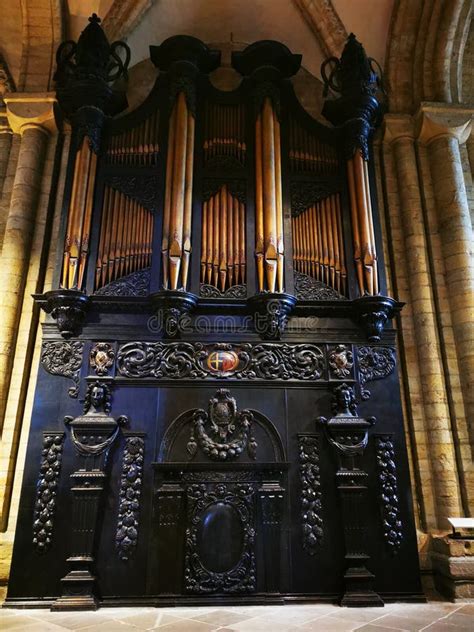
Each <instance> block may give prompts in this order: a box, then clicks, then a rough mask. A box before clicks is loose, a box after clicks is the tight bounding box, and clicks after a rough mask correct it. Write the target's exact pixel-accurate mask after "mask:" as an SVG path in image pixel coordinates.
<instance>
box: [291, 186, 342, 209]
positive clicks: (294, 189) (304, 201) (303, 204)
mask: <svg viewBox="0 0 474 632" xmlns="http://www.w3.org/2000/svg"><path fill="white" fill-rule="evenodd" d="M340 190H341V182H340V180H339V179H337V178H332V179H327V180H322V181H317V180H311V181H309V182H308V181H301V180H294V181H292V182H291V185H290V195H291V214H292V216H293V217H298V215H300V214H301V213H303V212H304V211H305V210H306V209H307V208H309V207H310V206H313V204H316V202H319V201H320V200H324V199H325V198H327V197H329V196H330V195H333V194H334V193H339V191H340Z"/></svg>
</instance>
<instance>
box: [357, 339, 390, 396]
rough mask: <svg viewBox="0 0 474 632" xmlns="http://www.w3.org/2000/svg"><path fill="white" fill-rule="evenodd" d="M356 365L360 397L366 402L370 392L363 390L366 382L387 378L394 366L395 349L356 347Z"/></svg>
mask: <svg viewBox="0 0 474 632" xmlns="http://www.w3.org/2000/svg"><path fill="white" fill-rule="evenodd" d="M357 364H358V367H359V380H360V386H361V389H360V396H361V397H362V399H364V400H367V399H369V397H370V391H369V390H368V389H366V388H364V385H365V384H367V382H372V381H374V380H382V379H383V378H385V377H388V376H389V375H390V374H391V373H392V372H393V370H394V368H395V364H396V356H395V349H392V348H391V347H358V349H357Z"/></svg>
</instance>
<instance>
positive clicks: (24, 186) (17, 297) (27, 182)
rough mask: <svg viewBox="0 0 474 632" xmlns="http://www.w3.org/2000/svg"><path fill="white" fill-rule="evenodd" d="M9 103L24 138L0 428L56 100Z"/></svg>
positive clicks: (6, 303)
mask: <svg viewBox="0 0 474 632" xmlns="http://www.w3.org/2000/svg"><path fill="white" fill-rule="evenodd" d="M5 102H6V105H7V116H8V121H9V123H10V127H11V129H12V130H13V132H14V133H16V134H20V136H21V143H20V151H19V155H18V164H17V170H16V173H15V179H14V182H13V190H12V195H11V200H10V208H9V211H8V217H7V221H6V226H5V235H4V239H3V251H2V261H1V266H0V297H1V298H0V300H1V303H0V307H1V318H2V327H1V328H0V427H1V426H2V425H3V418H4V414H5V406H6V401H7V396H8V389H9V387H10V379H11V368H12V362H13V356H14V348H15V344H16V336H17V327H18V320H19V316H20V312H21V305H22V301H23V292H24V286H25V279H26V272H27V269H28V262H29V254H30V247H31V240H32V235H33V229H34V224H35V218H36V207H37V202H38V194H39V190H40V184H41V176H42V172H43V165H44V156H45V149H46V146H47V143H48V136H49V134H50V133H51V132H52V131H54V129H55V124H54V113H53V106H54V102H55V99H54V97H53V96H51V95H44V94H41V95H38V94H18V93H17V94H12V95H10V96H8V97H5Z"/></svg>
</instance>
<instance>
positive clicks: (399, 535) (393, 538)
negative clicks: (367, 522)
mask: <svg viewBox="0 0 474 632" xmlns="http://www.w3.org/2000/svg"><path fill="white" fill-rule="evenodd" d="M375 446H376V451H377V470H378V479H379V486H380V503H381V511H382V522H383V532H384V538H385V541H386V543H387V545H388V547H389V548H390V550H391V551H392V553H396V552H397V550H398V548H399V547H400V544H401V543H402V540H403V527H402V522H401V520H400V507H399V501H398V489H397V467H396V464H395V448H394V445H393V439H392V437H391V436H390V435H380V436H377V437H376V438H375Z"/></svg>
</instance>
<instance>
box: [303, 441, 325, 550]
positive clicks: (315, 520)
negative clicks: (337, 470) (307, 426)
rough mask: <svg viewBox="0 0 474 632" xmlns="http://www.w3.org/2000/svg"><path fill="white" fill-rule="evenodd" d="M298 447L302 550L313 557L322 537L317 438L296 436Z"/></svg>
mask: <svg viewBox="0 0 474 632" xmlns="http://www.w3.org/2000/svg"><path fill="white" fill-rule="evenodd" d="M298 446H299V459H300V481H301V522H302V527H303V548H304V550H305V551H306V552H307V553H309V555H314V554H315V553H316V552H317V549H318V546H319V545H320V544H321V542H322V539H323V535H324V531H323V519H322V515H321V498H322V494H321V481H320V468H319V438H318V437H317V436H315V435H313V436H311V435H303V434H300V435H298Z"/></svg>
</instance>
